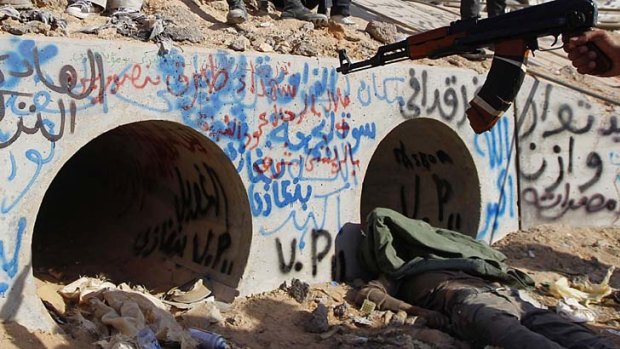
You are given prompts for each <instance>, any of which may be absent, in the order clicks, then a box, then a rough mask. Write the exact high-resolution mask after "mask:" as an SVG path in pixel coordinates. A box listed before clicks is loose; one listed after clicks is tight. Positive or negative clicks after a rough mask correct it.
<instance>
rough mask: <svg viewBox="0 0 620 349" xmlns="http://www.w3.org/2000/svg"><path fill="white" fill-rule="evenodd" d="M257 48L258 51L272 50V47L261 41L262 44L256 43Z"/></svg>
mask: <svg viewBox="0 0 620 349" xmlns="http://www.w3.org/2000/svg"><path fill="white" fill-rule="evenodd" d="M257 50H258V51H260V52H273V47H272V46H271V45H269V44H268V43H266V42H263V43H262V44H260V45H258V48H257Z"/></svg>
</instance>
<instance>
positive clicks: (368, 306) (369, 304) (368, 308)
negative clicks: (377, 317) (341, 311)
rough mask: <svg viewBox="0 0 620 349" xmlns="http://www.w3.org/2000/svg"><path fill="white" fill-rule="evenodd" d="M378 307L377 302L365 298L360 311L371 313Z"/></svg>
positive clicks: (364, 313)
mask: <svg viewBox="0 0 620 349" xmlns="http://www.w3.org/2000/svg"><path fill="white" fill-rule="evenodd" d="M376 308H377V304H376V303H375V302H373V301H371V300H370V299H364V302H363V303H362V306H361V307H360V312H361V313H362V315H370V314H371V313H372V312H373V311H375V309H376Z"/></svg>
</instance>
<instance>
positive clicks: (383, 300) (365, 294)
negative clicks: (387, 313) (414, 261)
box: [357, 287, 411, 312]
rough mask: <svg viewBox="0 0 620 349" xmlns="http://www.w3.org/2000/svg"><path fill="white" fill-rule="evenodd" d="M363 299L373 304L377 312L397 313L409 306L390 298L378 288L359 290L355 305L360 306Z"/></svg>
mask: <svg viewBox="0 0 620 349" xmlns="http://www.w3.org/2000/svg"><path fill="white" fill-rule="evenodd" d="M365 299H368V300H369V301H371V302H373V303H375V304H376V305H377V309H378V310H391V311H393V312H398V311H400V310H406V309H405V308H407V306H411V305H409V304H407V303H405V302H403V301H401V300H400V299H397V298H394V297H392V296H390V295H389V294H387V292H385V290H384V289H381V288H378V287H366V288H364V289H362V290H360V291H359V293H358V295H357V303H359V304H360V305H361V304H362V303H363V302H364V300H365Z"/></svg>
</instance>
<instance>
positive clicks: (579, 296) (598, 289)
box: [549, 266, 615, 305]
mask: <svg viewBox="0 0 620 349" xmlns="http://www.w3.org/2000/svg"><path fill="white" fill-rule="evenodd" d="M614 270H615V267H613V266H612V267H610V268H609V269H608V270H607V274H606V275H605V277H604V278H603V281H601V283H600V284H593V283H591V282H590V281H589V280H588V279H587V278H586V280H585V281H582V282H578V283H575V285H574V287H571V285H570V284H569V282H568V279H566V278H565V277H561V278H559V279H558V280H556V281H555V282H554V283H552V284H550V285H549V291H550V293H551V294H552V295H554V296H555V297H557V298H560V299H562V298H574V299H576V300H577V301H579V302H580V303H583V304H585V305H588V304H589V303H599V302H600V301H601V300H602V299H603V298H605V297H607V296H609V295H610V294H611V293H612V291H613V290H612V288H611V286H609V280H610V278H611V275H612V274H613V272H614Z"/></svg>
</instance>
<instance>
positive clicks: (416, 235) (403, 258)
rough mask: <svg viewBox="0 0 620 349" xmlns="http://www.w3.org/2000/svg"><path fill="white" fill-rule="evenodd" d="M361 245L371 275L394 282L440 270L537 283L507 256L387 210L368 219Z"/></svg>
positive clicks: (378, 210) (510, 282)
mask: <svg viewBox="0 0 620 349" xmlns="http://www.w3.org/2000/svg"><path fill="white" fill-rule="evenodd" d="M367 221H368V227H367V231H366V232H365V233H364V234H363V237H362V240H361V243H360V258H361V262H362V265H363V266H364V267H365V268H366V270H367V271H369V272H371V273H373V274H379V273H381V274H385V275H388V276H390V277H392V278H395V279H402V278H404V277H406V276H408V275H415V274H419V273H423V272H427V271H436V270H446V269H449V270H461V271H463V272H466V273H468V274H471V275H475V276H479V277H482V278H484V279H488V280H490V281H499V282H502V283H504V284H506V285H508V286H513V287H519V288H528V287H532V286H534V281H533V280H532V279H531V278H530V277H529V276H528V275H527V274H525V273H523V272H521V271H519V270H517V269H513V268H510V267H508V266H507V265H506V264H504V261H505V260H506V256H505V255H504V254H503V253H501V252H499V251H496V250H494V249H493V248H491V247H490V246H489V245H487V244H486V243H484V242H481V241H477V240H475V239H472V238H471V237H469V236H467V235H463V234H461V233H458V232H455V231H451V230H447V229H441V228H434V227H432V226H430V225H429V224H428V223H426V222H424V221H420V220H416V219H411V218H407V217H405V216H403V215H402V214H400V213H398V212H396V211H393V210H390V209H387V208H376V209H375V210H373V211H372V212H371V213H370V214H369V215H368V219H367Z"/></svg>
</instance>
